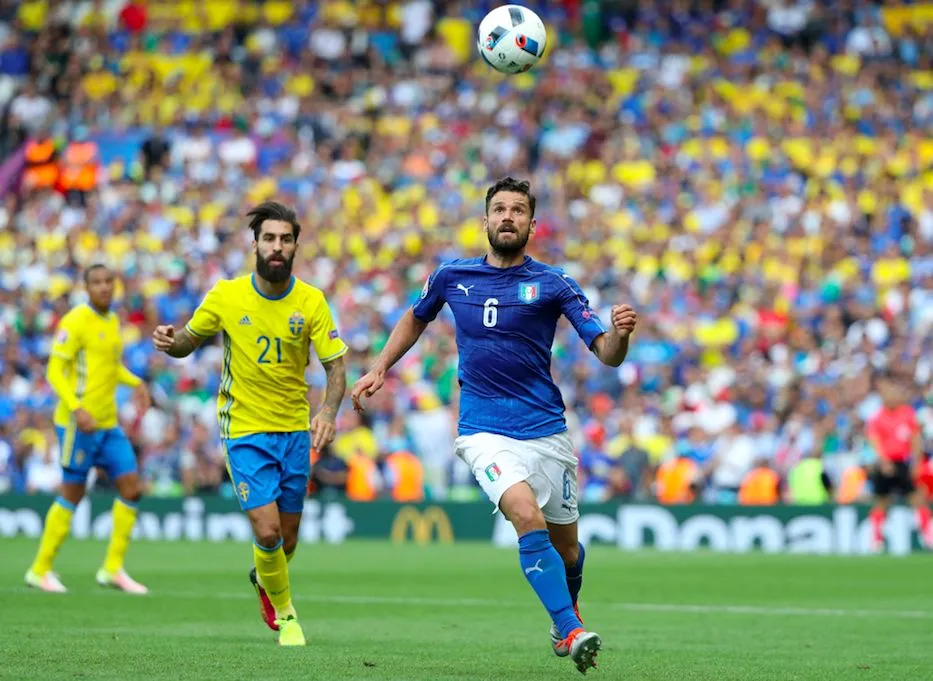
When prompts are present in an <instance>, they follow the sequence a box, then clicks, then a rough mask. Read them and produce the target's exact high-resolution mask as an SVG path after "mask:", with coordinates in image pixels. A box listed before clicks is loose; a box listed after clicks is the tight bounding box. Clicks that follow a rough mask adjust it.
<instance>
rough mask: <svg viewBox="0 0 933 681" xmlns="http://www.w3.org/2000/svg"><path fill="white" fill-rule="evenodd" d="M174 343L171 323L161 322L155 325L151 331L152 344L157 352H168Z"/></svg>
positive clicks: (173, 331) (173, 330) (173, 329)
mask: <svg viewBox="0 0 933 681" xmlns="http://www.w3.org/2000/svg"><path fill="white" fill-rule="evenodd" d="M174 343H175V327H174V326H172V325H171V324H162V325H160V326H157V327H155V331H153V332H152V344H153V345H154V346H155V349H156V350H158V351H159V352H168V351H169V350H171V349H172V345H173V344H174Z"/></svg>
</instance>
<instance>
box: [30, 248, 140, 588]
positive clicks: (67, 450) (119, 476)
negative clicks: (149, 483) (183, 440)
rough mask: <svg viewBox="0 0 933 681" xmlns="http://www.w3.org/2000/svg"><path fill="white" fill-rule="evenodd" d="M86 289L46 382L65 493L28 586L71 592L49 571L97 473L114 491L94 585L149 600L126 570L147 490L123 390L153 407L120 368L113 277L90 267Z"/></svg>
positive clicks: (63, 325) (66, 322) (62, 327)
mask: <svg viewBox="0 0 933 681" xmlns="http://www.w3.org/2000/svg"><path fill="white" fill-rule="evenodd" d="M84 284H85V286H86V287H87V292H88V297H89V301H88V303H87V304H85V305H78V306H77V307H75V308H74V309H72V310H71V311H70V312H68V314H66V315H65V316H64V317H62V320H61V322H60V323H59V326H58V331H57V334H56V336H55V343H54V345H53V346H52V352H51V356H50V357H49V366H48V373H47V376H48V381H49V384H50V385H51V386H52V389H53V390H54V391H55V394H56V395H57V396H58V405H57V406H56V408H55V430H56V431H57V433H58V439H59V443H60V445H61V465H62V485H61V493H60V494H59V496H58V498H57V499H56V500H55V501H54V502H53V503H52V506H51V508H50V509H49V512H48V515H47V516H46V518H45V529H44V530H43V531H42V539H41V540H40V542H39V552H38V554H37V555H36V559H35V561H34V562H33V564H32V567H30V568H29V571H28V572H27V573H26V584H28V585H29V586H32V587H36V588H37V589H42V590H43V591H48V592H53V593H64V592H65V591H67V589H66V588H65V586H64V585H63V584H62V583H61V581H60V580H59V578H58V576H57V575H56V574H55V573H54V572H53V571H52V562H53V561H54V559H55V556H56V555H57V554H58V550H59V548H60V547H61V545H62V543H63V542H64V541H65V537H67V536H68V532H69V530H70V528H71V517H72V515H73V514H74V510H75V507H77V505H78V503H80V501H81V499H82V498H83V497H84V492H85V487H86V483H87V476H88V473H89V472H90V470H91V467H92V466H97V467H99V468H103V469H104V470H105V471H106V472H107V475H108V476H109V477H110V479H111V480H112V481H113V483H114V485H115V486H116V488H117V498H116V499H115V500H114V502H113V529H112V530H111V534H110V544H109V546H108V547H107V555H106V557H105V558H104V564H103V566H102V567H101V568H100V570H98V571H97V583H98V584H100V585H101V586H108V587H113V588H116V589H120V590H122V591H125V592H127V593H133V594H145V593H148V591H149V590H148V589H147V588H146V587H145V586H143V585H142V584H140V583H139V582H137V581H135V580H134V579H132V578H131V577H130V576H129V575H128V574H127V573H126V570H124V569H123V558H124V557H125V556H126V550H127V548H128V547H129V543H130V534H131V533H132V532H133V526H134V525H135V524H136V507H137V504H138V502H139V498H140V496H141V495H142V488H141V486H140V484H139V474H138V472H137V466H136V453H135V452H134V451H133V446H132V445H131V444H130V441H129V440H128V439H127V437H126V435H124V434H123V431H122V430H121V429H120V427H119V425H118V422H117V400H116V392H117V386H118V385H127V386H130V387H133V388H135V389H136V395H135V397H136V400H137V403H138V404H139V406H140V407H141V408H144V409H145V408H148V406H149V392H148V390H147V389H146V386H145V384H144V383H143V382H142V381H141V380H140V379H139V377H137V376H135V375H133V373H132V372H130V371H129V369H127V368H126V367H124V366H123V364H122V362H121V360H120V358H121V356H122V354H123V340H122V337H121V335H120V320H119V318H118V317H117V315H116V314H115V313H114V312H113V311H112V310H111V309H110V306H111V304H112V302H113V289H114V274H113V271H112V270H111V269H110V268H109V267H106V266H105V265H92V266H91V267H89V268H88V269H87V270H86V271H85V272H84Z"/></svg>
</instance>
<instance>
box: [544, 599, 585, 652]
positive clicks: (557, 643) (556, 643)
mask: <svg viewBox="0 0 933 681" xmlns="http://www.w3.org/2000/svg"><path fill="white" fill-rule="evenodd" d="M573 611H574V613H576V615H577V619H578V620H580V623H581V624H582V623H583V618H582V617H580V604H579V603H574V604H573ZM550 634H551V650H553V651H554V654H555V655H557V657H567V656H568V655H569V654H570V648H567V647H566V646H562V645H561V642H562V641H563V640H564V639H562V638H561V637H560V629H558V628H557V625H556V624H551V631H550Z"/></svg>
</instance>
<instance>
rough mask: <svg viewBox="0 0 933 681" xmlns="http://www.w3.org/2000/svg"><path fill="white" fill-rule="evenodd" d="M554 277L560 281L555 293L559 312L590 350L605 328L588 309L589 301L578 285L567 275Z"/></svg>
mask: <svg viewBox="0 0 933 681" xmlns="http://www.w3.org/2000/svg"><path fill="white" fill-rule="evenodd" d="M556 276H557V277H558V278H559V279H560V283H559V284H558V286H559V288H558V293H557V295H558V297H559V299H560V311H561V312H562V313H563V314H564V316H565V317H566V318H567V319H569V320H570V323H571V324H573V328H575V329H576V330H577V335H579V336H580V339H581V340H582V341H583V342H584V343H586V347H588V348H591V347H592V346H593V341H595V340H596V338H597V337H598V336H600V335H602V334H604V333H605V332H606V327H605V326H603V323H602V322H601V321H599V317H598V316H597V314H596V312H595V311H593V309H592V308H591V307H590V301H588V300H587V299H586V296H585V295H584V294H583V290H582V289H581V288H580V285H579V284H578V283H577V282H576V281H574V280H573V278H572V277H571V276H570V275H568V274H556Z"/></svg>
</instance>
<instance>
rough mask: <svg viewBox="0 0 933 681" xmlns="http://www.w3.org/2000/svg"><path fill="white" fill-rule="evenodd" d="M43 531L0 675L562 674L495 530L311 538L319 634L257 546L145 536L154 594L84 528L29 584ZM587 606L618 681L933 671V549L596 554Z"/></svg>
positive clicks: (15, 600) (4, 641)
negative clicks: (110, 581) (290, 634)
mask: <svg viewBox="0 0 933 681" xmlns="http://www.w3.org/2000/svg"><path fill="white" fill-rule="evenodd" d="M34 549H35V543H34V542H32V541H25V540H20V539H16V540H9V539H6V540H0V556H2V560H0V603H2V608H0V613H2V614H0V622H2V626H0V679H4V680H6V679H11V680H12V679H15V680H16V681H26V680H32V679H36V680H42V681H58V680H65V679H68V680H75V679H80V680H82V681H88V680H95V681H96V680H98V679H100V680H104V679H107V680H113V681H117V680H120V681H126V680H127V679H145V680H146V681H162V680H170V681H189V680H190V681H210V680H218V681H220V680H228V679H229V680H236V681H265V680H268V681H287V680H290V679H300V680H301V681H308V680H309V679H322V680H324V679H326V680H328V681H331V680H333V681H340V680H349V679H352V680H354V681H357V680H360V681H453V680H461V679H464V680H465V679H470V680H477V681H478V680H487V679H488V680H490V681H513V680H514V681H545V680H546V681H555V680H558V679H575V678H580V675H579V674H578V672H577V671H576V670H575V669H574V668H573V666H572V664H571V663H570V662H569V660H567V659H558V658H556V657H554V656H553V654H552V653H551V652H550V647H549V641H548V636H547V630H548V626H549V620H548V618H547V615H546V614H545V612H544V611H543V609H542V608H541V606H540V605H539V604H538V603H537V600H536V599H535V597H534V595H533V593H532V591H531V589H530V588H529V587H528V585H527V584H526V583H525V580H524V578H523V576H522V574H521V571H520V570H519V568H518V558H517V556H516V555H515V553H514V551H511V550H503V549H496V548H492V547H490V546H487V545H481V544H472V545H471V544H456V545H452V546H427V547H416V546H396V545H391V544H388V543H376V542H372V543H369V542H351V543H349V544H344V545H339V546H328V545H308V546H301V547H299V550H298V553H297V555H296V557H295V559H294V560H293V561H292V564H291V573H292V584H293V592H294V594H295V596H296V605H297V607H298V612H299V616H300V619H301V621H302V625H303V627H304V630H305V634H306V636H307V638H308V647H307V648H303V649H280V648H278V647H277V646H276V645H275V637H274V634H273V633H272V632H270V631H268V630H267V629H266V628H265V626H264V625H263V624H262V622H261V621H260V619H259V615H258V608H257V606H256V603H255V596H254V595H253V592H252V590H251V588H250V586H249V582H248V579H247V572H248V569H249V567H250V560H251V553H250V550H249V547H248V546H247V545H242V544H232V543H226V544H208V543H158V542H152V543H146V542H137V543H136V544H134V545H133V546H131V548H130V554H129V558H128V568H129V570H130V571H131V574H132V575H133V576H134V577H136V578H137V579H139V580H140V581H142V582H143V583H145V584H147V585H148V586H149V587H150V589H151V590H152V594H151V595H150V596H147V597H134V596H127V595H124V594H120V593H116V592H112V591H105V590H102V589H100V588H99V587H97V586H96V585H95V584H94V572H95V570H96V569H97V567H98V566H99V563H100V561H101V560H102V557H103V554H104V545H103V544H101V543H97V542H93V541H69V542H67V543H66V544H65V546H64V548H63V550H62V553H61V555H60V557H59V560H58V563H57V565H56V570H57V571H58V573H59V574H60V575H61V578H62V581H63V582H64V583H65V585H66V586H68V587H69V589H70V593H69V594H67V595H64V596H56V595H49V594H43V593H39V592H35V591H32V590H29V589H27V588H26V587H24V586H23V585H22V584H23V583H22V578H23V574H24V573H25V571H26V568H27V566H28V564H29V562H30V560H31V558H32V554H33V551H34ZM581 611H582V614H583V617H584V619H585V620H586V624H587V626H588V627H589V628H591V629H593V630H595V631H598V632H599V633H600V634H601V635H602V637H603V643H604V646H603V651H602V652H601V653H600V656H599V668H598V669H596V670H591V671H590V673H589V674H587V678H591V679H594V680H597V681H598V680H599V679H604V680H605V681H610V680H612V681H625V680H633V681H668V680H669V681H693V680H696V681H706V680H709V681H759V680H760V681H797V680H799V681H804V680H806V681H822V680H826V681H830V680H831V681H848V680H850V679H851V680H856V679H857V680H859V681H863V680H864V681H877V680H881V679H886V680H890V681H914V680H917V681H920V680H928V679H933V556H928V555H918V556H911V557H908V558H889V557H884V556H880V557H869V558H858V557H845V558H834V557H808V556H787V555H785V556H775V555H761V554H757V555H741V556H736V555H731V556H727V555H714V554H708V553H696V554H662V553H654V552H644V553H637V554H626V553H622V552H620V551H618V550H615V549H612V548H603V547H593V548H591V549H589V550H588V552H587V561H586V574H585V581H584V586H583V594H582V597H581Z"/></svg>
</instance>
